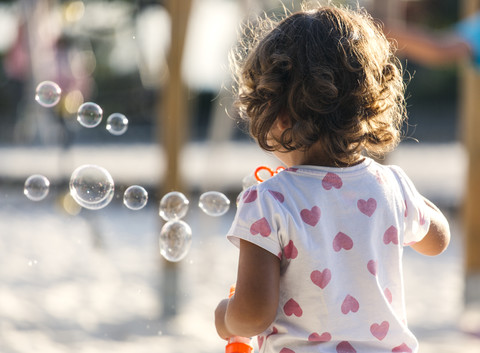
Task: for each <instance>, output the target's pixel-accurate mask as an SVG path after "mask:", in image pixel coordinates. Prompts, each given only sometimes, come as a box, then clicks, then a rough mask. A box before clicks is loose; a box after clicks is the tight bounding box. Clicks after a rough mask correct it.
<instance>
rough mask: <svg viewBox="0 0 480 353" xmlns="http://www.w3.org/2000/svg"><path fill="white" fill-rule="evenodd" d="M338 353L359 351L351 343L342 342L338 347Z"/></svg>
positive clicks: (355, 352)
mask: <svg viewBox="0 0 480 353" xmlns="http://www.w3.org/2000/svg"><path fill="white" fill-rule="evenodd" d="M337 353H357V351H356V350H355V348H353V346H352V345H351V344H350V343H348V342H347V341H342V342H340V343H339V344H338V345H337Z"/></svg>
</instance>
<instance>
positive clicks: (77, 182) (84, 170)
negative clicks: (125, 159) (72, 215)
mask: <svg viewBox="0 0 480 353" xmlns="http://www.w3.org/2000/svg"><path fill="white" fill-rule="evenodd" d="M114 191H115V184H114V182H113V178H112V176H111V175H110V173H109V172H108V171H107V170H106V169H104V168H102V167H99V166H96V165H91V164H87V165H82V166H80V167H78V168H77V169H75V171H74V172H73V173H72V176H71V177H70V195H72V197H73V199H74V200H75V201H76V202H77V203H78V204H79V205H80V206H82V207H85V208H88V209H90V210H98V209H101V208H103V207H105V206H107V205H108V204H109V203H110V201H112V199H113V194H114Z"/></svg>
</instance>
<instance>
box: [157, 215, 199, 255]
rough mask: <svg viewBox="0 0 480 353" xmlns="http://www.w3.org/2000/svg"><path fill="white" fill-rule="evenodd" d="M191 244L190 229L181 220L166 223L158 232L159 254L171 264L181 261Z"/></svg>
mask: <svg viewBox="0 0 480 353" xmlns="http://www.w3.org/2000/svg"><path fill="white" fill-rule="evenodd" d="M191 244H192V229H191V228H190V226H189V225H188V224H187V223H185V222H184V221H181V220H173V221H168V222H167V223H165V224H164V225H163V227H162V230H161V231H160V238H159V245H160V254H162V256H163V257H164V258H165V259H166V260H168V261H171V262H177V261H180V260H182V259H183V258H184V257H185V256H186V255H187V253H188V251H189V250H190V246H191Z"/></svg>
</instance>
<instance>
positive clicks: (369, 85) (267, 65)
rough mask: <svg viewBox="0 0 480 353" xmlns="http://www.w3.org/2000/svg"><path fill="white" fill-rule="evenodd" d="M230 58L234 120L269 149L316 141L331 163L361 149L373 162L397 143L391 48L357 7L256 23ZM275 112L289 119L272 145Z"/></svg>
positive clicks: (398, 102) (400, 94)
mask: <svg viewBox="0 0 480 353" xmlns="http://www.w3.org/2000/svg"><path fill="white" fill-rule="evenodd" d="M248 31H249V34H248V35H247V36H246V37H245V38H244V40H243V41H242V42H241V45H239V46H238V47H237V48H236V49H235V50H234V51H233V55H232V56H231V59H232V61H231V62H232V64H233V66H232V69H233V72H234V78H235V82H236V97H235V98H236V100H235V105H234V106H235V107H236V108H237V111H238V114H239V117H240V118H241V119H242V120H245V121H247V123H248V127H249V132H250V134H251V135H252V136H253V138H254V139H255V140H256V141H257V142H258V144H259V145H260V147H261V148H263V149H264V150H267V151H274V150H279V149H281V148H283V149H285V150H287V151H291V150H296V149H304V150H307V149H308V148H309V147H311V146H312V145H313V144H314V143H315V142H317V141H321V142H322V147H323V148H324V150H325V152H326V153H327V155H328V157H329V158H331V160H332V161H334V163H336V164H344V163H346V164H349V163H351V162H352V161H354V159H355V158H356V157H355V156H356V155H358V154H359V153H361V152H362V151H366V152H367V153H368V154H370V155H373V156H376V157H379V156H381V155H383V154H384V153H385V152H388V151H390V150H392V149H393V148H394V147H395V146H396V145H397V144H398V143H399V140H400V129H401V124H402V122H403V121H404V120H405V119H406V112H405V98H404V91H405V84H404V81H403V77H402V68H401V64H400V62H399V60H398V59H397V58H396V57H395V55H394V48H393V47H392V46H391V43H390V42H389V41H388V40H387V39H386V38H385V36H384V34H383V32H382V30H381V28H380V27H379V25H378V24H376V23H375V22H374V21H373V20H372V19H371V17H370V16H369V15H368V14H367V13H366V12H365V11H364V10H361V9H357V10H352V9H348V8H339V7H334V6H325V7H318V8H316V9H313V10H307V9H304V10H303V11H301V12H297V13H293V14H291V15H289V16H288V17H286V18H284V19H283V20H281V21H280V22H277V21H274V20H272V19H268V18H262V19H260V20H259V22H258V23H257V25H256V26H255V28H253V27H252V26H249V27H248ZM280 114H286V115H288V117H289V118H290V120H291V128H288V129H287V130H286V131H284V133H283V134H282V135H281V136H280V138H278V139H277V140H276V141H275V143H274V144H270V143H269V141H270V142H271V140H270V135H269V131H270V129H271V127H272V125H273V123H274V122H275V120H276V118H277V117H278V116H279V115H280Z"/></svg>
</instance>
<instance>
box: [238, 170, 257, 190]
mask: <svg viewBox="0 0 480 353" xmlns="http://www.w3.org/2000/svg"><path fill="white" fill-rule="evenodd" d="M257 184H258V180H257V179H256V178H255V175H253V174H249V175H247V176H245V177H244V178H243V179H242V188H243V190H245V189H248V188H249V187H250V186H253V185H257Z"/></svg>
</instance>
